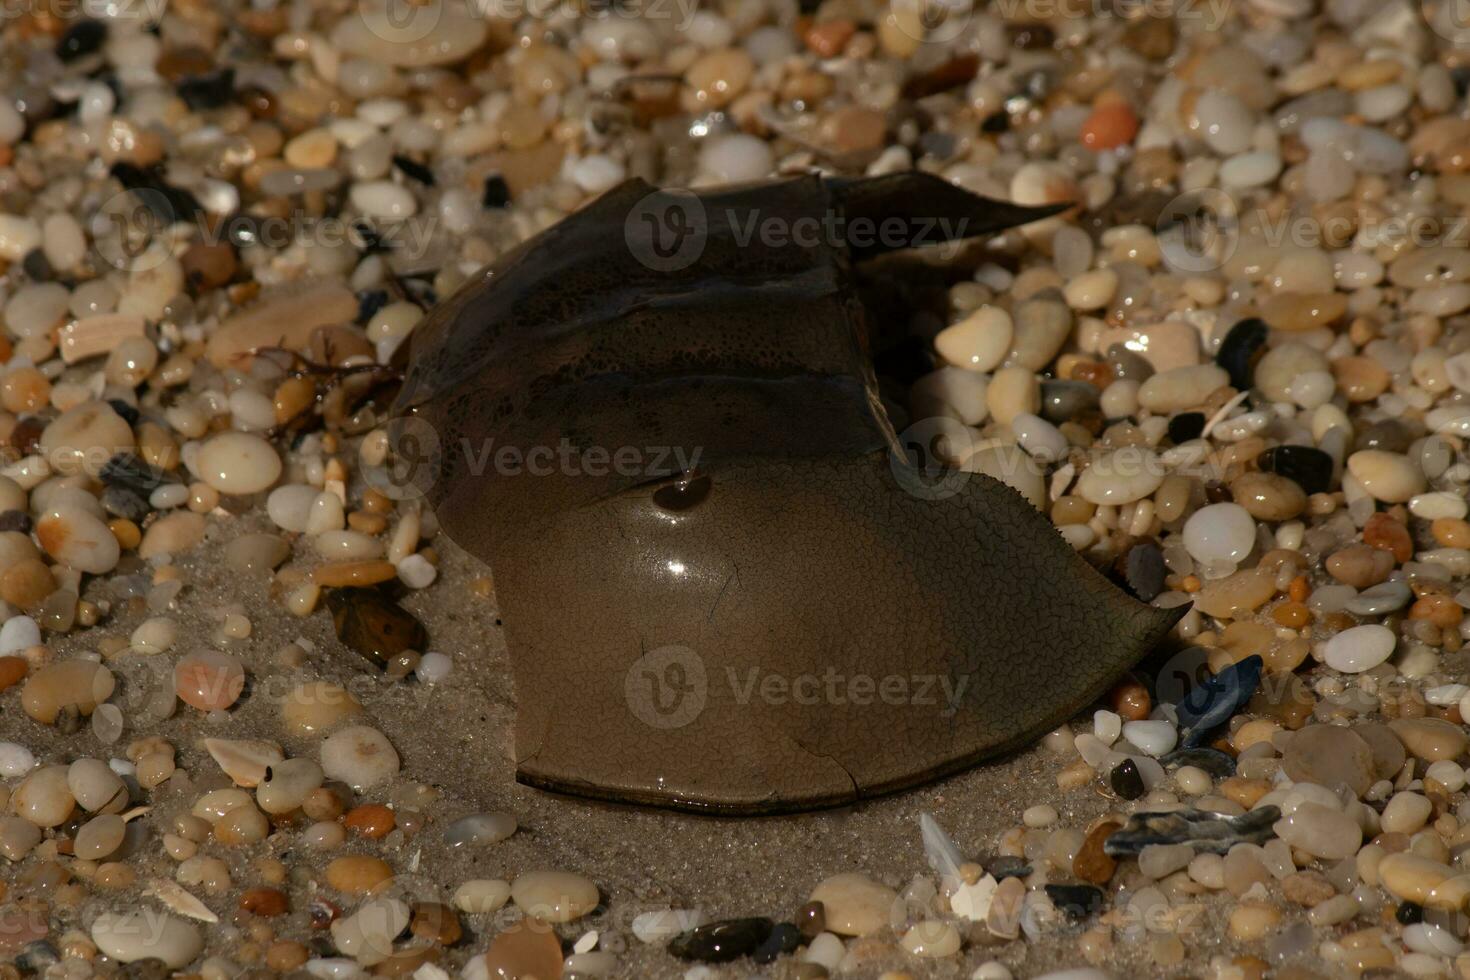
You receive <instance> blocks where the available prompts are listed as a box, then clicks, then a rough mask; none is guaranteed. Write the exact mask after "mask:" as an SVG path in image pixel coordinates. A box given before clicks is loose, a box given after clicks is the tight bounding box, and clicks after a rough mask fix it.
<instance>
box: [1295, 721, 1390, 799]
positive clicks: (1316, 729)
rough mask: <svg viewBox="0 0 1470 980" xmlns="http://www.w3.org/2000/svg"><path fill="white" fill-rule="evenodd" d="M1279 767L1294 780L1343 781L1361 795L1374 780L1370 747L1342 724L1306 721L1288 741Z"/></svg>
mask: <svg viewBox="0 0 1470 980" xmlns="http://www.w3.org/2000/svg"><path fill="white" fill-rule="evenodd" d="M1282 769H1283V771H1285V773H1286V774H1287V775H1288V776H1290V777H1291V778H1292V779H1293V780H1294V781H1296V782H1299V783H1315V784H1317V785H1319V786H1327V787H1329V788H1331V787H1335V786H1339V785H1344V786H1347V787H1348V788H1349V789H1351V790H1352V792H1353V795H1354V796H1362V795H1363V794H1364V793H1366V792H1368V787H1369V786H1371V785H1372V784H1373V779H1374V771H1373V749H1372V747H1371V746H1369V744H1368V743H1367V742H1366V741H1364V740H1363V738H1362V737H1361V736H1359V735H1358V734H1356V733H1355V732H1353V731H1351V730H1349V729H1347V728H1344V727H1342V726H1339V725H1308V726H1307V727H1305V728H1303V729H1301V730H1300V731H1297V732H1295V733H1294V734H1293V735H1292V736H1291V738H1290V739H1289V740H1288V741H1287V743H1286V748H1285V750H1284V751H1283V752H1282Z"/></svg>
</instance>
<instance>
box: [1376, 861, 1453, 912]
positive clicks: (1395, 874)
mask: <svg viewBox="0 0 1470 980" xmlns="http://www.w3.org/2000/svg"><path fill="white" fill-rule="evenodd" d="M1455 874H1456V873H1455V871H1454V870H1453V869H1452V868H1450V866H1449V865H1447V864H1443V863H1441V862H1439V861H1435V860H1433V859H1432V858H1427V857H1424V856H1422V855H1419V854H1415V853H1413V852H1411V851H1403V852H1400V853H1396V854H1387V855H1384V857H1383V859H1382V860H1381V861H1379V862H1378V880H1379V882H1381V883H1382V885H1383V887H1384V888H1386V889H1387V890H1388V892H1389V894H1391V895H1393V897H1394V898H1396V899H1398V900H1399V901H1401V902H1413V903H1414V904H1415V905H1430V903H1431V901H1432V899H1433V896H1434V892H1435V889H1437V888H1438V887H1439V886H1440V885H1442V884H1444V883H1445V882H1446V881H1448V880H1450V879H1451V878H1453V877H1455Z"/></svg>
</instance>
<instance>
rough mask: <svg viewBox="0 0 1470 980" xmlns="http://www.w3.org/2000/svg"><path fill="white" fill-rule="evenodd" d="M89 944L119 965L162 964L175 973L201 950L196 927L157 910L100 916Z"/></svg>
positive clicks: (201, 944) (201, 938)
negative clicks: (146, 962)
mask: <svg viewBox="0 0 1470 980" xmlns="http://www.w3.org/2000/svg"><path fill="white" fill-rule="evenodd" d="M92 942H94V943H96V944H97V949H98V950H100V951H101V952H103V953H105V954H106V955H108V956H110V957H112V958H113V959H115V960H117V961H118V962H119V963H134V962H137V961H138V960H162V961H163V964H164V965H165V966H167V967H169V968H171V969H174V970H179V969H182V968H183V967H185V966H188V965H189V963H191V962H192V961H193V960H194V958H195V957H196V956H198V955H199V954H200V952H202V951H203V949H204V936H203V935H202V934H201V933H200V931H199V928H198V927H197V926H195V925H194V924H193V923H190V922H187V921H185V920H184V919H181V918H179V917H177V916H173V915H169V914H168V913H166V912H159V911H157V910H156V909H138V910H136V911H132V912H104V913H102V914H101V915H99V916H98V917H97V920H96V921H95V922H93V923H92Z"/></svg>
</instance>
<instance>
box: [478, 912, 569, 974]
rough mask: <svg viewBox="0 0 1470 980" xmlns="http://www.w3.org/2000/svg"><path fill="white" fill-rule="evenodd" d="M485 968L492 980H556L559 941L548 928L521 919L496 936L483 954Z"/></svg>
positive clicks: (539, 923)
mask: <svg viewBox="0 0 1470 980" xmlns="http://www.w3.org/2000/svg"><path fill="white" fill-rule="evenodd" d="M485 966H486V970H487V972H488V975H489V976H490V977H491V978H492V980H519V978H527V980H529V978H531V977H535V978H538V980H540V978H542V977H545V978H547V980H560V977H561V975H562V951H561V941H560V940H558V939H557V937H556V932H555V931H554V930H553V929H552V927H551V925H550V924H548V923H546V922H542V921H540V920H539V919H535V918H525V919H522V920H521V921H520V922H517V923H515V924H514V925H511V926H509V927H507V928H505V929H502V930H501V931H500V932H498V933H497V934H496V936H495V938H494V939H492V940H491V941H490V948H489V949H488V950H487V951H486V952H485Z"/></svg>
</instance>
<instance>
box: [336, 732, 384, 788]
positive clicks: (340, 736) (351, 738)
mask: <svg viewBox="0 0 1470 980" xmlns="http://www.w3.org/2000/svg"><path fill="white" fill-rule="evenodd" d="M321 761H322V771H323V772H324V773H326V774H327V777H328V778H329V779H337V780H341V781H342V782H344V783H346V784H347V785H348V786H351V787H352V788H353V789H355V790H358V791H361V790H366V789H371V788H372V787H374V786H378V785H381V784H382V783H384V782H386V781H387V780H389V779H392V778H393V777H394V776H396V775H398V769H399V760H398V752H397V751H396V750H395V749H394V748H393V745H392V743H391V742H389V741H388V738H387V736H385V735H384V734H383V733H382V732H380V731H378V730H377V729H376V728H369V727H367V726H366V725H352V726H350V727H348V728H344V729H342V730H341V731H339V732H334V733H333V734H331V735H328V736H327V737H326V739H325V740H323V742H322V747H321Z"/></svg>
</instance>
